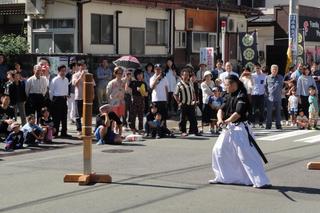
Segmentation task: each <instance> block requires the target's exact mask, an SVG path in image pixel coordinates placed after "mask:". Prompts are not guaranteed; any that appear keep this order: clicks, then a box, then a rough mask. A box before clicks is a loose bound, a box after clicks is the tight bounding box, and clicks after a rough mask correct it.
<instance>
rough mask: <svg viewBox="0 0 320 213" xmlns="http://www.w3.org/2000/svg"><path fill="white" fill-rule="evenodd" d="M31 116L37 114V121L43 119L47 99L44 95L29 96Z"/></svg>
mask: <svg viewBox="0 0 320 213" xmlns="http://www.w3.org/2000/svg"><path fill="white" fill-rule="evenodd" d="M28 101H29V104H30V105H29V107H30V108H29V110H30V111H29V114H28V115H30V114H34V115H35V114H36V113H37V121H39V119H40V118H41V108H42V107H44V106H45V105H44V103H45V97H44V96H43V95H42V94H30V95H29V99H28Z"/></svg>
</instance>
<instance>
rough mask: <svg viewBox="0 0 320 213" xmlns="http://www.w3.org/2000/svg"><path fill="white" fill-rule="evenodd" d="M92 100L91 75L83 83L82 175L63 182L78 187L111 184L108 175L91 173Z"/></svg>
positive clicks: (69, 175)
mask: <svg viewBox="0 0 320 213" xmlns="http://www.w3.org/2000/svg"><path fill="white" fill-rule="evenodd" d="M93 98H94V82H93V75H92V74H90V73H87V74H85V80H84V82H83V113H82V118H83V120H82V124H83V125H82V139H83V174H68V175H66V176H65V177H64V182H78V183H79V185H87V184H90V183H111V181H112V178H111V176H110V175H104V174H99V175H98V174H95V173H92V108H93V107H92V106H93Z"/></svg>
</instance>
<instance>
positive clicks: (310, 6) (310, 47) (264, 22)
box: [248, 0, 320, 72]
mask: <svg viewBox="0 0 320 213" xmlns="http://www.w3.org/2000/svg"><path fill="white" fill-rule="evenodd" d="M288 3H289V2H288V1H287V0H276V1H265V7H264V8H260V9H261V11H262V12H263V13H264V16H262V17H258V18H256V19H252V20H249V22H248V26H249V31H254V30H255V31H257V32H258V48H259V50H260V51H259V55H260V62H261V63H263V64H266V65H269V66H270V65H271V64H274V63H275V64H278V65H279V66H280V68H281V71H282V72H284V69H285V65H286V52H287V48H288V16H289V5H288ZM298 11H299V14H298V20H299V21H298V23H299V29H300V31H302V32H303V31H304V34H305V40H304V47H303V51H304V59H303V63H312V62H313V61H317V62H320V60H319V59H317V49H319V48H318V46H320V28H319V26H320V18H319V15H318V14H319V13H320V2H319V1H317V0H304V1H299V6H298ZM300 49H301V48H300ZM300 51H301V50H300ZM319 54H320V51H319ZM299 61H300V60H299Z"/></svg>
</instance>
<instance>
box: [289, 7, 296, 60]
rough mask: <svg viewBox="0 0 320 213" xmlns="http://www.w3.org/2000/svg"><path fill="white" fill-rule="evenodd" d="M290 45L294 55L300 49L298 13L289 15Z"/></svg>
mask: <svg viewBox="0 0 320 213" xmlns="http://www.w3.org/2000/svg"><path fill="white" fill-rule="evenodd" d="M289 45H291V46H290V48H291V51H292V53H293V55H297V51H298V14H296V13H292V14H290V15H289Z"/></svg>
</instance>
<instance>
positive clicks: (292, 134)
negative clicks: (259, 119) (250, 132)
mask: <svg viewBox="0 0 320 213" xmlns="http://www.w3.org/2000/svg"><path fill="white" fill-rule="evenodd" d="M316 131H317V130H295V131H293V132H286V133H281V134H276V135H270V136H267V137H262V138H258V140H261V141H276V140H281V139H285V138H291V137H295V136H300V135H305V134H309V133H313V132H316Z"/></svg>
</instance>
